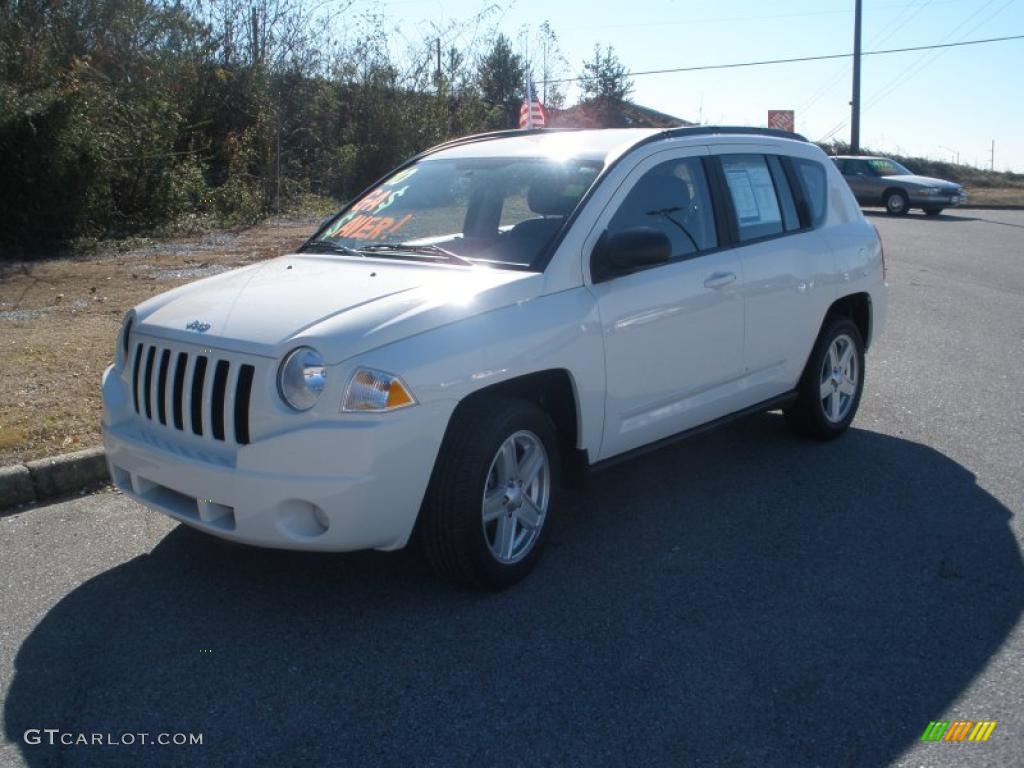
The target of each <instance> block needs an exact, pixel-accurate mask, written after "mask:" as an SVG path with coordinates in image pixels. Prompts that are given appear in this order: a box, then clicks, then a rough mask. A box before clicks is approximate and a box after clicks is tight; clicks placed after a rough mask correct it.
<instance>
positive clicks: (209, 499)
mask: <svg viewBox="0 0 1024 768" xmlns="http://www.w3.org/2000/svg"><path fill="white" fill-rule="evenodd" d="M103 393H104V418H103V443H104V447H105V449H106V455H107V463H108V465H109V468H110V475H111V477H112V478H113V481H114V484H115V485H116V486H117V487H118V488H119V489H120V490H121V491H122V492H123V493H125V494H127V495H129V496H131V497H132V498H134V499H136V500H138V501H139V502H141V503H143V504H145V505H146V506H148V507H151V508H153V509H155V510H158V511H160V512H163V513H164V514H166V515H169V516H170V517H172V518H174V519H176V520H179V521H181V522H183V523H186V524H187V525H190V526H192V527H193V528H197V529H200V530H203V531H206V532H207V533H210V534H213V535H215V536H219V537H221V538H225V539H231V540H233V541H238V542H241V543H244V544H253V545H257V546H263V547H274V548H279V549H300V550H320V551H333V552H342V551H351V550H359V549H384V550H392V549H399V548H401V547H403V546H405V544H406V542H407V541H408V539H409V536H410V534H411V533H412V529H413V526H414V525H415V522H416V516H417V514H418V512H419V508H420V504H421V502H422V500H423V494H424V492H425V491H426V487H427V484H428V482H429V480H430V474H431V472H432V471H433V466H434V461H435V459H436V457H437V452H438V449H439V447H440V442H441V438H442V437H443V435H444V431H445V428H446V426H447V424H448V419H449V418H450V416H451V412H452V410H453V409H454V405H455V403H454V402H447V401H445V402H440V403H432V404H426V405H419V406H416V407H414V408H406V409H403V410H401V411H396V412H394V413H391V414H381V415H374V416H363V415H360V416H358V417H353V418H350V419H341V418H340V414H339V419H338V420H335V421H331V422H330V423H316V424H313V425H308V424H307V425H305V426H303V427H302V428H299V429H293V430H290V431H281V432H279V433H277V434H274V435H271V436H267V437H262V438H261V437H259V436H254V440H253V441H252V443H250V444H248V445H240V446H238V447H237V448H236V449H235V450H234V451H233V452H232V453H224V452H221V453H219V454H213V453H210V452H204V451H202V450H198V449H196V448H195V446H193V445H190V444H189V443H188V442H187V441H176V440H175V435H174V433H173V432H171V431H169V430H168V429H166V428H163V427H160V426H159V425H154V424H152V423H151V422H147V421H144V420H142V419H139V418H136V415H135V413H134V411H133V410H132V408H131V407H130V402H129V400H128V398H127V397H126V393H125V392H124V387H123V385H122V383H121V379H120V377H119V376H117V374H116V372H115V371H114V370H113V368H111V369H108V371H107V372H106V374H105V375H104V379H103Z"/></svg>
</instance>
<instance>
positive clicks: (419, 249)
mask: <svg viewBox="0 0 1024 768" xmlns="http://www.w3.org/2000/svg"><path fill="white" fill-rule="evenodd" d="M359 250H360V252H362V253H377V252H380V251H393V252H395V253H415V254H419V253H422V254H426V255H430V256H440V257H442V258H443V259H445V260H446V261H448V263H450V264H463V265H465V266H467V267H472V266H473V262H472V261H470V260H469V259H467V258H465V257H464V256H459V254H457V253H453V252H452V251H449V250H448V249H447V248H442V247H441V246H439V245H434V244H433V243H429V244H426V245H416V244H414V243H373V244H372V245H364V246H363V247H362V248H360V249H359Z"/></svg>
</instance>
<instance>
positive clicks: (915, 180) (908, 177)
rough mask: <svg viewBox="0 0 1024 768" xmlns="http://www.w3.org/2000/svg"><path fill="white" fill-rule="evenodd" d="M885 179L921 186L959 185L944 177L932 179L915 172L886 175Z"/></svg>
mask: <svg viewBox="0 0 1024 768" xmlns="http://www.w3.org/2000/svg"><path fill="white" fill-rule="evenodd" d="M885 178H886V181H896V182H899V183H901V184H918V185H920V186H922V187H959V186H960V185H959V184H957V183H955V182H952V181H946V180H945V179H933V178H932V177H931V176H918V175H917V174H911V173H906V174H902V175H900V176H886V177H885Z"/></svg>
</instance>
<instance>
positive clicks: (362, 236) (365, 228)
mask: <svg viewBox="0 0 1024 768" xmlns="http://www.w3.org/2000/svg"><path fill="white" fill-rule="evenodd" d="M411 218H412V214H411V213H407V214H406V215H405V216H403V217H402V218H400V219H395V218H392V217H391V216H368V215H362V216H356V217H355V218H353V219H351V220H349V221H347V222H346V223H345V224H344V226H342V227H341V229H339V230H338V231H337V232H335V233H333V234H332V237H348V238H352V239H353V240H379V239H380V238H381V237H383V236H384V235H393V234H395V233H396V232H397V231H398V230H400V229H401V228H402V227H404V226H405V225H406V224H407V223H408V222H409V219H411Z"/></svg>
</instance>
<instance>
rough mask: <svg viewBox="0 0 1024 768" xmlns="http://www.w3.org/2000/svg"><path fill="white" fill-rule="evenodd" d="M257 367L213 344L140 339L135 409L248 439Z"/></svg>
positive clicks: (189, 428)
mask: <svg viewBox="0 0 1024 768" xmlns="http://www.w3.org/2000/svg"><path fill="white" fill-rule="evenodd" d="M255 373H256V369H255V368H254V367H253V366H252V365H249V364H248V363H238V362H232V361H231V360H229V359H226V358H225V357H222V356H219V355H217V354H216V353H215V351H214V350H212V349H204V350H202V351H201V352H196V351H185V350H180V349H175V348H173V347H172V346H167V345H163V344H150V343H144V342H139V343H138V344H136V345H135V350H134V360H133V362H132V399H133V403H134V406H135V412H136V413H137V414H138V415H139V416H141V417H142V418H144V419H148V420H149V421H154V422H158V423H159V424H162V425H164V426H167V427H170V428H172V429H176V430H178V431H179V432H186V433H190V434H193V435H197V436H198V437H208V438H212V439H214V440H218V441H221V442H229V441H233V442H236V443H238V444H240V445H246V444H248V443H249V440H250V435H249V405H250V400H251V398H252V382H253V376H254V374H255Z"/></svg>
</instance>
